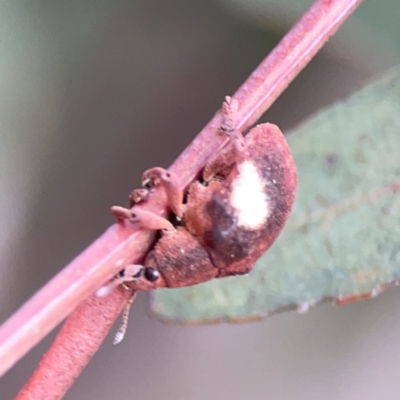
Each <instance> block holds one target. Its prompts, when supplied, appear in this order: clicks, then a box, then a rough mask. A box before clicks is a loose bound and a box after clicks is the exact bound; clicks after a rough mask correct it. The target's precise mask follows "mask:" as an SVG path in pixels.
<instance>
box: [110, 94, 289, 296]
mask: <svg viewBox="0 0 400 400" xmlns="http://www.w3.org/2000/svg"><path fill="white" fill-rule="evenodd" d="M237 107H238V102H237V101H236V100H233V99H231V98H230V97H226V99H225V101H224V103H223V105H222V115H223V123H222V126H221V129H220V131H221V133H223V134H227V135H228V136H229V137H230V141H229V142H228V144H227V146H226V147H225V148H224V149H223V150H222V151H221V152H220V153H219V154H218V155H217V156H216V157H215V158H214V159H213V160H212V161H211V162H210V163H209V164H208V165H207V166H206V167H205V168H204V171H203V176H202V179H201V180H197V181H195V182H193V183H192V184H191V185H190V186H189V188H188V190H187V192H186V193H184V192H183V191H182V190H181V189H180V188H179V185H178V184H177V179H176V177H175V176H174V175H173V174H172V173H171V172H169V171H168V170H165V169H163V168H159V167H156V168H152V169H150V170H148V171H146V172H145V173H144V174H143V179H142V184H143V188H142V189H137V190H136V191H133V192H132V194H131V196H130V199H131V200H130V201H131V204H130V206H132V205H133V207H132V208H129V209H128V208H123V207H117V206H115V207H113V208H112V212H113V214H114V215H115V216H116V217H117V218H118V219H119V220H120V221H123V220H125V219H126V220H129V221H130V222H131V223H134V224H140V225H141V226H142V227H143V228H148V229H157V230H161V235H160V237H159V239H158V240H157V242H156V243H155V245H154V247H153V248H152V250H151V251H150V252H149V253H148V255H147V257H146V259H145V261H144V265H143V266H140V265H131V266H128V267H127V268H125V270H124V271H123V274H122V276H121V277H120V278H117V282H124V283H127V285H128V286H129V287H131V288H132V289H134V290H152V289H156V288H161V287H169V288H175V287H181V286H189V285H195V284H198V283H201V282H205V281H208V280H211V279H215V278H222V277H226V276H231V275H241V274H247V273H248V272H249V271H250V270H251V269H252V267H253V265H254V263H255V262H256V260H257V259H258V258H259V257H260V256H261V255H262V254H263V253H264V252H265V251H266V250H267V249H268V248H269V247H270V246H271V244H272V243H273V242H274V240H275V239H276V238H277V236H278V235H279V233H280V232H281V230H282V228H283V227H284V225H285V222H286V220H287V218H288V216H289V214H290V212H291V209H292V205H293V201H294V198H295V190H296V183H297V175H296V167H295V164H294V161H293V158H292V155H291V153H290V150H289V147H288V145H287V142H286V140H285V138H284V136H283V134H282V132H281V131H280V129H279V128H278V127H277V126H276V125H273V124H269V123H264V124H260V125H257V126H256V127H254V128H253V129H251V130H250V132H249V133H248V134H247V135H246V136H243V134H242V133H241V132H239V131H236V130H234V129H233V127H234V125H235V113H236V110H237ZM160 186H163V187H164V189H165V191H166V194H167V198H168V202H169V206H170V209H171V210H172V212H173V214H175V219H171V220H167V219H164V218H162V217H160V216H158V215H155V214H152V213H150V212H148V211H144V210H141V209H140V207H136V206H135V205H134V204H135V203H136V202H142V201H146V199H147V195H148V191H153V190H157V189H158V188H159V187H160ZM185 198H186V199H187V200H186V202H185V203H184V199H185ZM171 221H179V223H175V224H173V223H172V222H171Z"/></svg>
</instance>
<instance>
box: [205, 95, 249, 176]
mask: <svg viewBox="0 0 400 400" xmlns="http://www.w3.org/2000/svg"><path fill="white" fill-rule="evenodd" d="M238 104H239V103H238V101H237V100H235V99H232V98H231V97H230V96H226V97H225V100H224V102H223V103H222V108H221V113H222V122H221V126H220V132H222V133H223V134H224V135H226V136H228V137H229V138H230V139H231V140H230V142H229V143H228V145H227V146H225V147H224V148H223V149H222V150H221V151H220V152H219V153H218V155H217V156H216V157H215V158H213V159H212V160H211V161H210V162H209V163H208V164H207V165H206V167H205V168H204V172H203V179H204V180H205V181H206V182H211V181H212V180H216V179H217V180H218V179H220V178H221V177H222V178H226V177H227V176H228V175H229V173H230V171H231V170H232V167H233V165H234V164H235V163H236V162H237V160H238V159H239V158H240V156H241V155H242V154H243V151H244V149H245V144H244V137H243V135H242V132H241V131H240V130H238V129H236V128H235V126H236V122H237V121H236V119H237V109H238Z"/></svg>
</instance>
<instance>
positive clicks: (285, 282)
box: [151, 67, 400, 323]
mask: <svg viewBox="0 0 400 400" xmlns="http://www.w3.org/2000/svg"><path fill="white" fill-rule="evenodd" d="M288 142H289V145H290V147H291V150H292V152H293V156H294V158H295V161H296V165H297V168H298V179H299V182H298V192H297V197H296V202H295V206H294V209H293V213H292V215H291V217H290V219H289V222H288V223H287V225H286V227H285V229H284V231H283V233H282V234H281V235H280V237H279V238H278V239H277V241H276V242H275V243H274V244H273V246H272V247H271V248H270V250H269V251H267V252H266V253H265V254H264V255H263V256H262V257H261V259H260V260H259V261H258V262H257V264H256V266H255V267H254V269H253V271H252V272H251V273H250V274H249V275H248V276H238V277H232V278H224V279H219V280H214V281H211V282H207V283H204V284H201V285H197V286H192V287H187V288H181V289H163V290H158V291H156V292H155V293H153V294H152V299H151V313H152V314H153V315H156V316H157V317H159V318H161V319H163V320H164V321H171V322H181V323H203V322H215V321H231V322H234V321H237V322H239V321H243V320H249V319H250V320H251V319H257V318H261V317H264V316H268V315H271V314H274V313H276V312H278V311H282V310H287V309H293V308H294V309H297V310H298V311H299V312H303V311H307V310H308V309H309V307H310V306H313V305H315V304H318V303H320V302H321V301H324V300H331V301H335V302H337V303H346V302H347V301H351V300H355V299H362V298H366V297H373V296H374V295H376V294H377V293H378V292H380V291H382V290H383V289H384V288H386V287H388V286H390V285H393V284H395V283H397V281H398V280H399V277H400V68H399V67H398V68H395V69H393V70H391V71H389V73H387V75H385V76H384V77H382V78H381V79H379V80H378V81H376V82H374V83H372V84H370V85H369V86H367V87H365V88H364V89H362V90H361V91H359V92H358V93H355V94H353V95H352V96H351V97H350V98H349V99H347V100H345V101H343V102H341V103H338V104H336V105H333V106H331V107H329V108H328V109H325V110H323V111H321V112H320V113H319V114H318V115H317V116H315V117H313V118H312V119H310V120H309V121H306V122H305V123H303V124H302V125H301V126H300V127H298V128H297V129H295V130H294V131H293V132H291V133H290V134H289V135H288Z"/></svg>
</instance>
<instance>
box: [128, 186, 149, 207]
mask: <svg viewBox="0 0 400 400" xmlns="http://www.w3.org/2000/svg"><path fill="white" fill-rule="evenodd" d="M148 197H149V191H148V190H147V189H144V188H141V189H135V190H132V192H131V194H130V195H129V208H132V207H133V206H134V205H135V204H138V203H141V202H142V201H146V200H147V199H148Z"/></svg>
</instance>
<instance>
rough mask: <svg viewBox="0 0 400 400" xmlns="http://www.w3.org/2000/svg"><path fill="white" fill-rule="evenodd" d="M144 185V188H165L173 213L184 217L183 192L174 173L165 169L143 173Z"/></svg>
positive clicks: (155, 168)
mask: <svg viewBox="0 0 400 400" xmlns="http://www.w3.org/2000/svg"><path fill="white" fill-rule="evenodd" d="M142 185H143V186H144V187H147V186H149V187H152V186H156V187H157V186H159V185H161V186H163V187H164V189H165V192H166V194H167V198H168V202H169V206H170V208H171V210H172V211H173V213H174V214H175V215H176V216H177V217H179V218H182V217H183V208H182V203H183V190H182V189H181V187H180V185H179V181H178V179H177V177H176V175H175V174H174V173H173V172H170V171H168V170H166V169H164V168H160V167H154V168H151V169H148V170H147V171H145V172H144V173H143V176H142Z"/></svg>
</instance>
